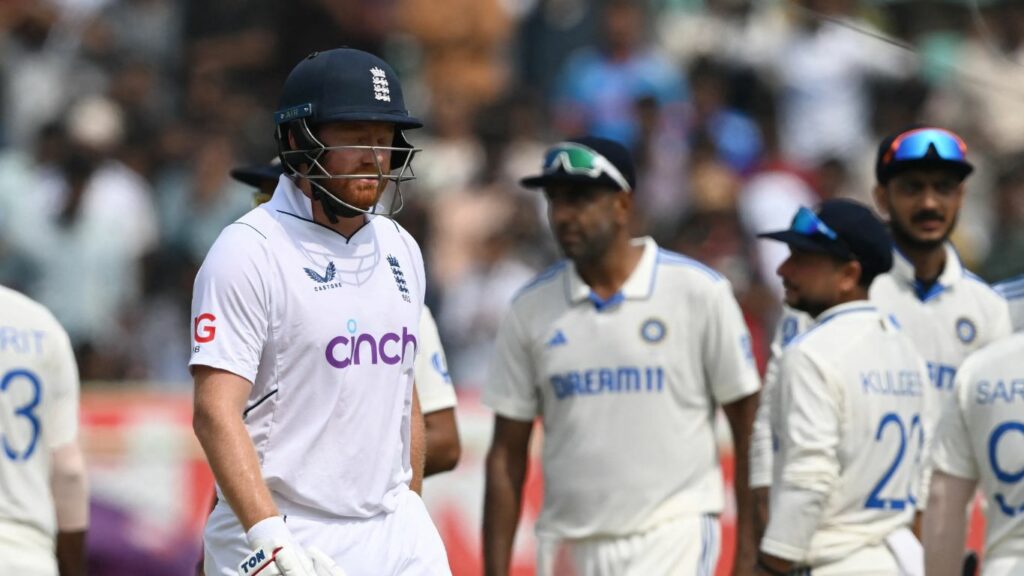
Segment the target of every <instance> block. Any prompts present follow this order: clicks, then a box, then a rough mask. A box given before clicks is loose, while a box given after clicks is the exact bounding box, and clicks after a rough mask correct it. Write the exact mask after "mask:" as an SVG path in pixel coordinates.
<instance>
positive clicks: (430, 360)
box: [416, 306, 456, 414]
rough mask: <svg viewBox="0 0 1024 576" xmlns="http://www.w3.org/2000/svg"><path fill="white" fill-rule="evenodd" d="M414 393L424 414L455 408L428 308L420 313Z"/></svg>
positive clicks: (452, 392)
mask: <svg viewBox="0 0 1024 576" xmlns="http://www.w3.org/2000/svg"><path fill="white" fill-rule="evenodd" d="M416 395H417V396H418V397H419V399H420V411H421V412H423V414H430V413H431V412H438V411H440V410H446V409H448V408H454V407H455V403H456V397H455V387H454V386H452V379H451V376H449V375H448V359H447V358H446V357H445V354H444V347H443V346H441V336H440V335H439V334H438V333H437V322H435V321H434V315H433V314H432V313H431V312H430V308H427V307H426V306H424V307H423V312H422V314H421V315H420V335H419V350H418V351H417V352H416Z"/></svg>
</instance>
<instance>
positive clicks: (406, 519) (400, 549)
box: [203, 490, 451, 576]
mask: <svg viewBox="0 0 1024 576" xmlns="http://www.w3.org/2000/svg"><path fill="white" fill-rule="evenodd" d="M286 511H287V510H286V508H285V509H282V513H285V512H286ZM285 524H287V526H288V528H289V530H291V533H292V535H293V536H294V537H295V540H296V541H297V542H298V543H299V544H300V545H302V546H315V547H316V548H319V549H320V550H321V551H322V552H324V553H325V554H327V555H328V556H330V557H331V558H332V559H333V560H334V561H335V562H336V563H337V564H338V566H340V567H341V568H342V569H343V570H345V573H346V574H347V576H397V575H399V574H401V575H409V576H420V575H423V576H451V569H450V568H449V567H448V555H447V554H446V553H445V549H444V544H443V543H442V542H441V536H440V535H439V534H438V533H437V528H436V527H435V526H434V523H433V522H432V521H431V520H430V515H429V514H427V509H426V507H425V506H424V505H423V501H422V500H420V497H419V495H418V494H416V493H415V492H413V491H411V490H409V491H406V492H405V493H403V494H402V495H400V496H399V497H398V507H397V508H396V509H395V511H394V512H392V513H391V514H381V515H379V516H374V517H373V518H332V519H327V518H310V517H308V516H303V515H301V514H295V513H288V514H286V517H285ZM203 544H204V545H205V549H206V556H205V559H204V564H205V568H206V574H207V576H237V575H238V564H239V563H240V562H241V561H242V560H243V559H245V557H246V556H248V555H249V553H250V552H251V549H250V548H249V545H248V543H247V542H246V539H245V532H244V531H243V530H242V526H241V525H240V524H239V523H238V519H237V518H235V513H234V512H232V511H231V507H230V506H228V504H227V502H224V501H223V500H222V501H220V502H218V503H217V506H216V508H214V510H213V513H212V514H210V519H209V520H207V522H206V532H205V534H204V536H203Z"/></svg>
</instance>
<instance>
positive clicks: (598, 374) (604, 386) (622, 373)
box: [551, 366, 665, 400]
mask: <svg viewBox="0 0 1024 576" xmlns="http://www.w3.org/2000/svg"><path fill="white" fill-rule="evenodd" d="M551 387H552V388H554V391H555V397H556V398H557V399H559V400H564V399H566V398H569V397H570V396H597V395H601V394H629V393H633V392H637V393H640V392H661V391H662V390H664V388H665V369H664V368H662V367H660V366H648V367H641V366H620V367H618V368H591V369H589V370H573V371H571V372H566V373H564V374H555V375H553V376H551Z"/></svg>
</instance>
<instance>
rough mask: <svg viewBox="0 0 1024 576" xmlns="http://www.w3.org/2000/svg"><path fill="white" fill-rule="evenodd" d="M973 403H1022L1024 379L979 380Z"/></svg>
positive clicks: (1023, 398) (1023, 399)
mask: <svg viewBox="0 0 1024 576" xmlns="http://www.w3.org/2000/svg"><path fill="white" fill-rule="evenodd" d="M974 401H975V402H976V403H978V404H982V405H984V404H995V403H996V402H1007V403H1010V402H1021V401H1024V378H1014V379H1012V380H979V381H978V388H977V391H976V392H975V395H974Z"/></svg>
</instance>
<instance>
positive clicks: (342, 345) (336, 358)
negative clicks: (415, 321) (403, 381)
mask: <svg viewBox="0 0 1024 576" xmlns="http://www.w3.org/2000/svg"><path fill="white" fill-rule="evenodd" d="M348 332H349V335H348V336H335V337H334V338H332V339H331V341H330V342H328V343H327V349H326V350H324V356H325V357H326V358H327V363H328V364H330V365H331V366H334V367H335V368H338V369H342V368H348V367H349V366H359V365H360V364H367V363H369V364H373V365H376V364H379V363H380V362H384V363H385V364H389V365H393V364H400V363H402V362H403V361H404V360H405V355H406V349H407V347H408V346H409V345H410V344H411V345H412V354H415V353H416V346H417V343H416V337H415V336H413V335H412V334H410V333H409V329H408V328H407V327H405V326H402V333H401V334H396V333H395V332H385V333H384V334H382V335H381V336H374V335H373V334H365V333H363V334H357V333H356V332H357V329H356V321H355V320H349V321H348Z"/></svg>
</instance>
